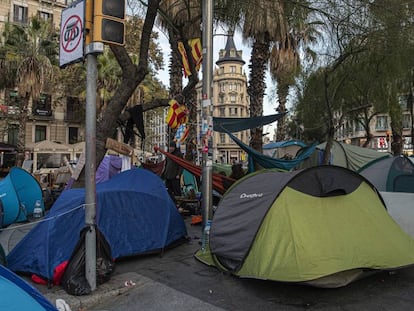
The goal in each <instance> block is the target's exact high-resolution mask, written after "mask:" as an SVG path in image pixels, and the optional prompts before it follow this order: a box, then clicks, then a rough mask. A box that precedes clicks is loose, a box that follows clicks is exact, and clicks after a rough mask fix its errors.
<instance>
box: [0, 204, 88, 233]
mask: <svg viewBox="0 0 414 311" xmlns="http://www.w3.org/2000/svg"><path fill="white" fill-rule="evenodd" d="M86 205H91V204H82V205H79V206H77V207H74V208H72V209H71V210H68V211H66V212H64V213H61V214H58V215H56V216H53V217H50V218H47V219H40V220H35V221H31V222H30V223H26V224H22V225H17V226H12V227H7V228H1V229H0V232H1V231H7V230H16V229H21V228H25V227H30V226H33V224H37V223H41V222H46V221H50V220H54V219H56V218H59V217H62V216H64V215H66V214H69V213H72V212H74V211H76V210H78V209H80V208H83V207H84V206H86Z"/></svg>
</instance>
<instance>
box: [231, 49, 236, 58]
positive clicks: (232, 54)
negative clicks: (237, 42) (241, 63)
mask: <svg viewBox="0 0 414 311" xmlns="http://www.w3.org/2000/svg"><path fill="white" fill-rule="evenodd" d="M230 56H231V57H236V50H235V49H231V50H230Z"/></svg>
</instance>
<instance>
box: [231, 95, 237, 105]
mask: <svg viewBox="0 0 414 311" xmlns="http://www.w3.org/2000/svg"><path fill="white" fill-rule="evenodd" d="M230 101H231V102H232V103H235V102H236V95H230Z"/></svg>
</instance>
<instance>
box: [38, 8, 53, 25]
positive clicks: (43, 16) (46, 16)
mask: <svg viewBox="0 0 414 311" xmlns="http://www.w3.org/2000/svg"><path fill="white" fill-rule="evenodd" d="M38 16H39V18H40V19H42V20H44V21H48V22H51V23H53V14H51V13H47V12H42V11H39V12H38Z"/></svg>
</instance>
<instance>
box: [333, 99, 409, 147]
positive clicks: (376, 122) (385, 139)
mask: <svg viewBox="0 0 414 311" xmlns="http://www.w3.org/2000/svg"><path fill="white" fill-rule="evenodd" d="M408 98H409V97H408V96H407V95H402V96H400V97H399V104H400V106H401V111H402V118H401V121H402V124H401V125H402V129H403V131H402V136H403V152H404V153H405V154H406V155H412V154H413V142H412V137H413V134H414V133H413V119H412V108H411V106H410V103H409V99H408ZM369 126H370V132H371V135H372V139H371V141H370V144H369V146H368V147H369V148H371V149H374V150H377V151H380V152H391V143H392V131H391V117H390V116H389V115H388V114H387V113H379V114H377V115H375V116H374V117H373V118H372V120H371V122H370V124H369ZM336 139H337V140H338V141H343V142H346V143H349V144H353V145H357V146H362V145H364V143H365V142H366V132H365V130H364V128H363V127H362V125H361V123H360V122H357V121H355V120H345V121H344V122H343V123H342V124H341V126H340V127H339V129H338V131H337V132H336Z"/></svg>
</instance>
